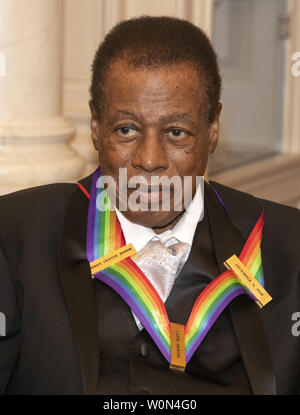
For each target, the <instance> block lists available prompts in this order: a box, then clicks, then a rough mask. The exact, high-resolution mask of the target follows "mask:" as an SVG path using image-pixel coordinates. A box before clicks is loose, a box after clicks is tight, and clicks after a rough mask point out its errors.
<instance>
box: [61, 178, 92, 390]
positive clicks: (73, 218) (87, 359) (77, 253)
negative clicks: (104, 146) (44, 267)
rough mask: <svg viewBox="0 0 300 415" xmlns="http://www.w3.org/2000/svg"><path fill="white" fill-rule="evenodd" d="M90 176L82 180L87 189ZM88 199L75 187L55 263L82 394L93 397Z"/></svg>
mask: <svg viewBox="0 0 300 415" xmlns="http://www.w3.org/2000/svg"><path fill="white" fill-rule="evenodd" d="M90 182H91V180H90V177H89V178H87V179H85V180H84V181H82V183H83V184H84V185H85V187H86V188H87V189H89V187H90ZM88 202H89V200H88V198H87V197H86V195H84V194H83V192H82V191H81V190H80V189H79V188H78V186H74V191H73V192H72V193H71V195H70V197H69V199H68V201H67V204H66V208H65V215H64V220H63V228H62V233H61V240H60V245H59V252H58V260H59V268H60V275H61V282H62V287H63V291H64V295H65V299H66V303H67V307H68V310H69V313H70V318H71V322H72V326H73V330H74V335H75V339H76V342H77V346H78V352H79V357H80V364H81V370H82V378H83V391H84V393H85V394H95V393H96V384H97V378H98V371H99V339H98V333H97V315H96V301H95V294H94V289H93V284H92V280H91V274H90V269H89V263H88V261H87V260H86V252H85V246H86V227H87V214H88Z"/></svg>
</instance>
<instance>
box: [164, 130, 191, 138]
mask: <svg viewBox="0 0 300 415" xmlns="http://www.w3.org/2000/svg"><path fill="white" fill-rule="evenodd" d="M186 135H187V133H186V132H185V131H183V130H180V129H179V128H176V129H173V130H170V131H168V136H169V137H170V138H184V137H185V136H186Z"/></svg>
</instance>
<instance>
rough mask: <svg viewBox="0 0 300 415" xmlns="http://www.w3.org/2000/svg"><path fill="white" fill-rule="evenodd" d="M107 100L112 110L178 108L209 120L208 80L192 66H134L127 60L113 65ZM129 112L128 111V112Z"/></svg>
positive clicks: (107, 88)
mask: <svg viewBox="0 0 300 415" xmlns="http://www.w3.org/2000/svg"><path fill="white" fill-rule="evenodd" d="M105 84H106V87H105V96H106V100H105V101H106V104H107V105H108V106H109V107H116V106H117V107H119V106H121V107H124V108H125V107H128V108H130V109H134V107H136V108H139V109H142V108H143V109H145V110H146V109H148V110H149V111H158V110H160V111H162V110H163V109H164V107H165V109H166V110H167V108H169V107H170V109H172V108H173V107H174V108H175V107H177V108H178V109H180V108H181V107H184V110H185V111H187V112H191V113H195V115H196V113H197V114H198V115H200V114H202V115H203V117H204V118H205V117H206V115H207V111H208V100H207V95H206V85H205V79H204V76H203V75H202V74H201V73H200V72H199V70H197V69H196V68H195V67H193V66H192V65H190V64H187V63H184V62H179V63H175V64H174V63H172V64H164V65H162V66H154V67H152V66H151V67H149V66H138V67H136V66H133V65H130V64H128V63H127V62H126V61H124V60H118V61H115V62H114V63H113V64H111V66H110V68H109V70H108V73H107V79H106V82H105ZM128 108H127V109H128Z"/></svg>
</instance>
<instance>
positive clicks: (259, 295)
mask: <svg viewBox="0 0 300 415" xmlns="http://www.w3.org/2000/svg"><path fill="white" fill-rule="evenodd" d="M224 265H225V267H226V268H227V269H231V270H232V271H233V272H234V273H235V275H236V276H237V277H238V279H239V280H240V281H241V283H242V284H243V285H244V286H245V287H246V288H247V290H248V291H250V292H251V293H252V294H253V295H254V297H255V298H256V303H257V304H258V306H259V307H260V308H262V307H263V306H265V305H266V304H267V303H268V302H269V301H271V300H272V297H271V296H270V295H269V294H268V293H267V291H266V290H265V289H264V287H263V286H262V285H261V284H260V283H259V282H258V281H257V279H256V278H255V277H254V276H253V275H252V274H251V272H250V271H249V270H248V268H247V267H245V265H244V264H243V263H242V261H240V260H239V258H238V257H237V256H236V255H232V256H231V257H230V258H228V259H227V260H226V261H225V262H224Z"/></svg>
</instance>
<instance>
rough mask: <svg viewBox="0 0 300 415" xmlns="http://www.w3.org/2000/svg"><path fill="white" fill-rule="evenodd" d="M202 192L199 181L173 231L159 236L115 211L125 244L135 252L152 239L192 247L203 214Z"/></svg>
mask: <svg viewBox="0 0 300 415" xmlns="http://www.w3.org/2000/svg"><path fill="white" fill-rule="evenodd" d="M203 190H204V183H203V180H201V182H200V184H199V186H198V187H197V190H196V193H195V195H194V197H193V200H192V201H191V203H190V204H189V206H188V207H187V209H186V211H185V212H184V214H183V215H182V217H181V218H180V220H179V221H178V222H177V223H176V225H175V226H174V228H173V229H171V230H167V231H165V232H163V233H161V234H157V233H156V232H154V230H153V229H152V228H148V227H146V226H142V225H138V224H136V223H133V222H130V221H129V220H128V219H127V218H126V217H125V216H124V215H123V214H122V213H121V212H120V211H119V210H118V209H116V214H117V216H118V219H119V221H120V224H121V227H122V230H123V234H124V237H125V240H126V244H128V243H132V244H133V246H134V247H135V249H136V251H137V252H139V251H140V250H141V249H142V248H143V247H144V246H145V245H146V244H147V243H148V242H149V241H151V240H152V239H154V240H158V239H159V240H161V242H162V243H166V242H167V241H168V240H170V239H172V238H175V239H176V240H177V241H178V242H185V243H187V244H189V245H190V246H192V243H193V239H194V234H195V230H196V227H197V224H198V222H200V221H201V220H202V218H203V214H204V192H203Z"/></svg>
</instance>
